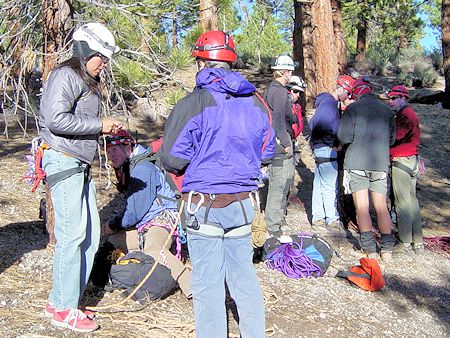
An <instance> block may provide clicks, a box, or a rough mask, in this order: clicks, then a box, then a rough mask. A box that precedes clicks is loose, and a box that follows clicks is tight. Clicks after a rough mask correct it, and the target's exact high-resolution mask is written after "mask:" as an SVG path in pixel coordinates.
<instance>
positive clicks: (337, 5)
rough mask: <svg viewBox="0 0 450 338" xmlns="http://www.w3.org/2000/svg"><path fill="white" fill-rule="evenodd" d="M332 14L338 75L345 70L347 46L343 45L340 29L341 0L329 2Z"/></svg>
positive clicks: (342, 31) (343, 39)
mask: <svg viewBox="0 0 450 338" xmlns="http://www.w3.org/2000/svg"><path fill="white" fill-rule="evenodd" d="M331 10H332V13H333V29H334V37H335V41H336V57H337V62H338V70H339V73H344V72H345V70H346V68H347V45H346V44H345V37H344V30H343V29H342V14H341V0H331Z"/></svg>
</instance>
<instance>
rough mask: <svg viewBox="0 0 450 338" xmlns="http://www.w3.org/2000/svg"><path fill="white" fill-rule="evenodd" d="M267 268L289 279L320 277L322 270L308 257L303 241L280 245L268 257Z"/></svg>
mask: <svg viewBox="0 0 450 338" xmlns="http://www.w3.org/2000/svg"><path fill="white" fill-rule="evenodd" d="M266 266H267V267H268V268H269V269H273V270H278V271H280V272H282V273H283V274H284V275H285V276H287V277H289V278H308V277H318V276H321V275H322V274H323V272H322V269H321V268H320V267H319V266H318V265H317V264H316V263H314V262H313V260H312V259H311V258H310V257H309V256H308V255H306V253H305V250H304V249H303V240H302V241H301V242H300V243H297V242H291V243H285V244H282V245H280V246H279V247H278V248H277V249H275V250H274V251H273V252H271V253H270V254H268V255H267V260H266Z"/></svg>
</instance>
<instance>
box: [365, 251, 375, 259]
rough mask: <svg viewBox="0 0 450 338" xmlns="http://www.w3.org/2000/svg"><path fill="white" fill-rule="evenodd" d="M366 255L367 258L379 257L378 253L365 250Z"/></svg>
mask: <svg viewBox="0 0 450 338" xmlns="http://www.w3.org/2000/svg"><path fill="white" fill-rule="evenodd" d="M364 257H366V258H375V259H377V258H378V254H377V253H376V252H365V253H364Z"/></svg>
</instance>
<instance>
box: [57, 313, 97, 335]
mask: <svg viewBox="0 0 450 338" xmlns="http://www.w3.org/2000/svg"><path fill="white" fill-rule="evenodd" d="M51 324H52V325H55V326H57V327H60V328H63V329H66V328H67V329H69V330H72V331H75V332H92V331H94V330H97V329H98V324H97V323H96V322H95V321H93V320H92V319H89V318H88V317H87V316H86V315H85V314H84V313H83V311H81V310H78V309H71V310H65V311H59V312H55V313H54V315H53V319H52V321H51Z"/></svg>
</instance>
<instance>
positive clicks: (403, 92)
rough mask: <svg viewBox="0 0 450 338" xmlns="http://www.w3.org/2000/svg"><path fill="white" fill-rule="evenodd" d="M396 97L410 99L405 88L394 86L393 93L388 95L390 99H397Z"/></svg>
mask: <svg viewBox="0 0 450 338" xmlns="http://www.w3.org/2000/svg"><path fill="white" fill-rule="evenodd" d="M395 96H403V97H406V98H407V99H409V91H408V89H406V87H405V86H402V85H397V86H394V87H393V88H392V89H391V91H390V92H389V93H388V97H389V98H391V97H395Z"/></svg>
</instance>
